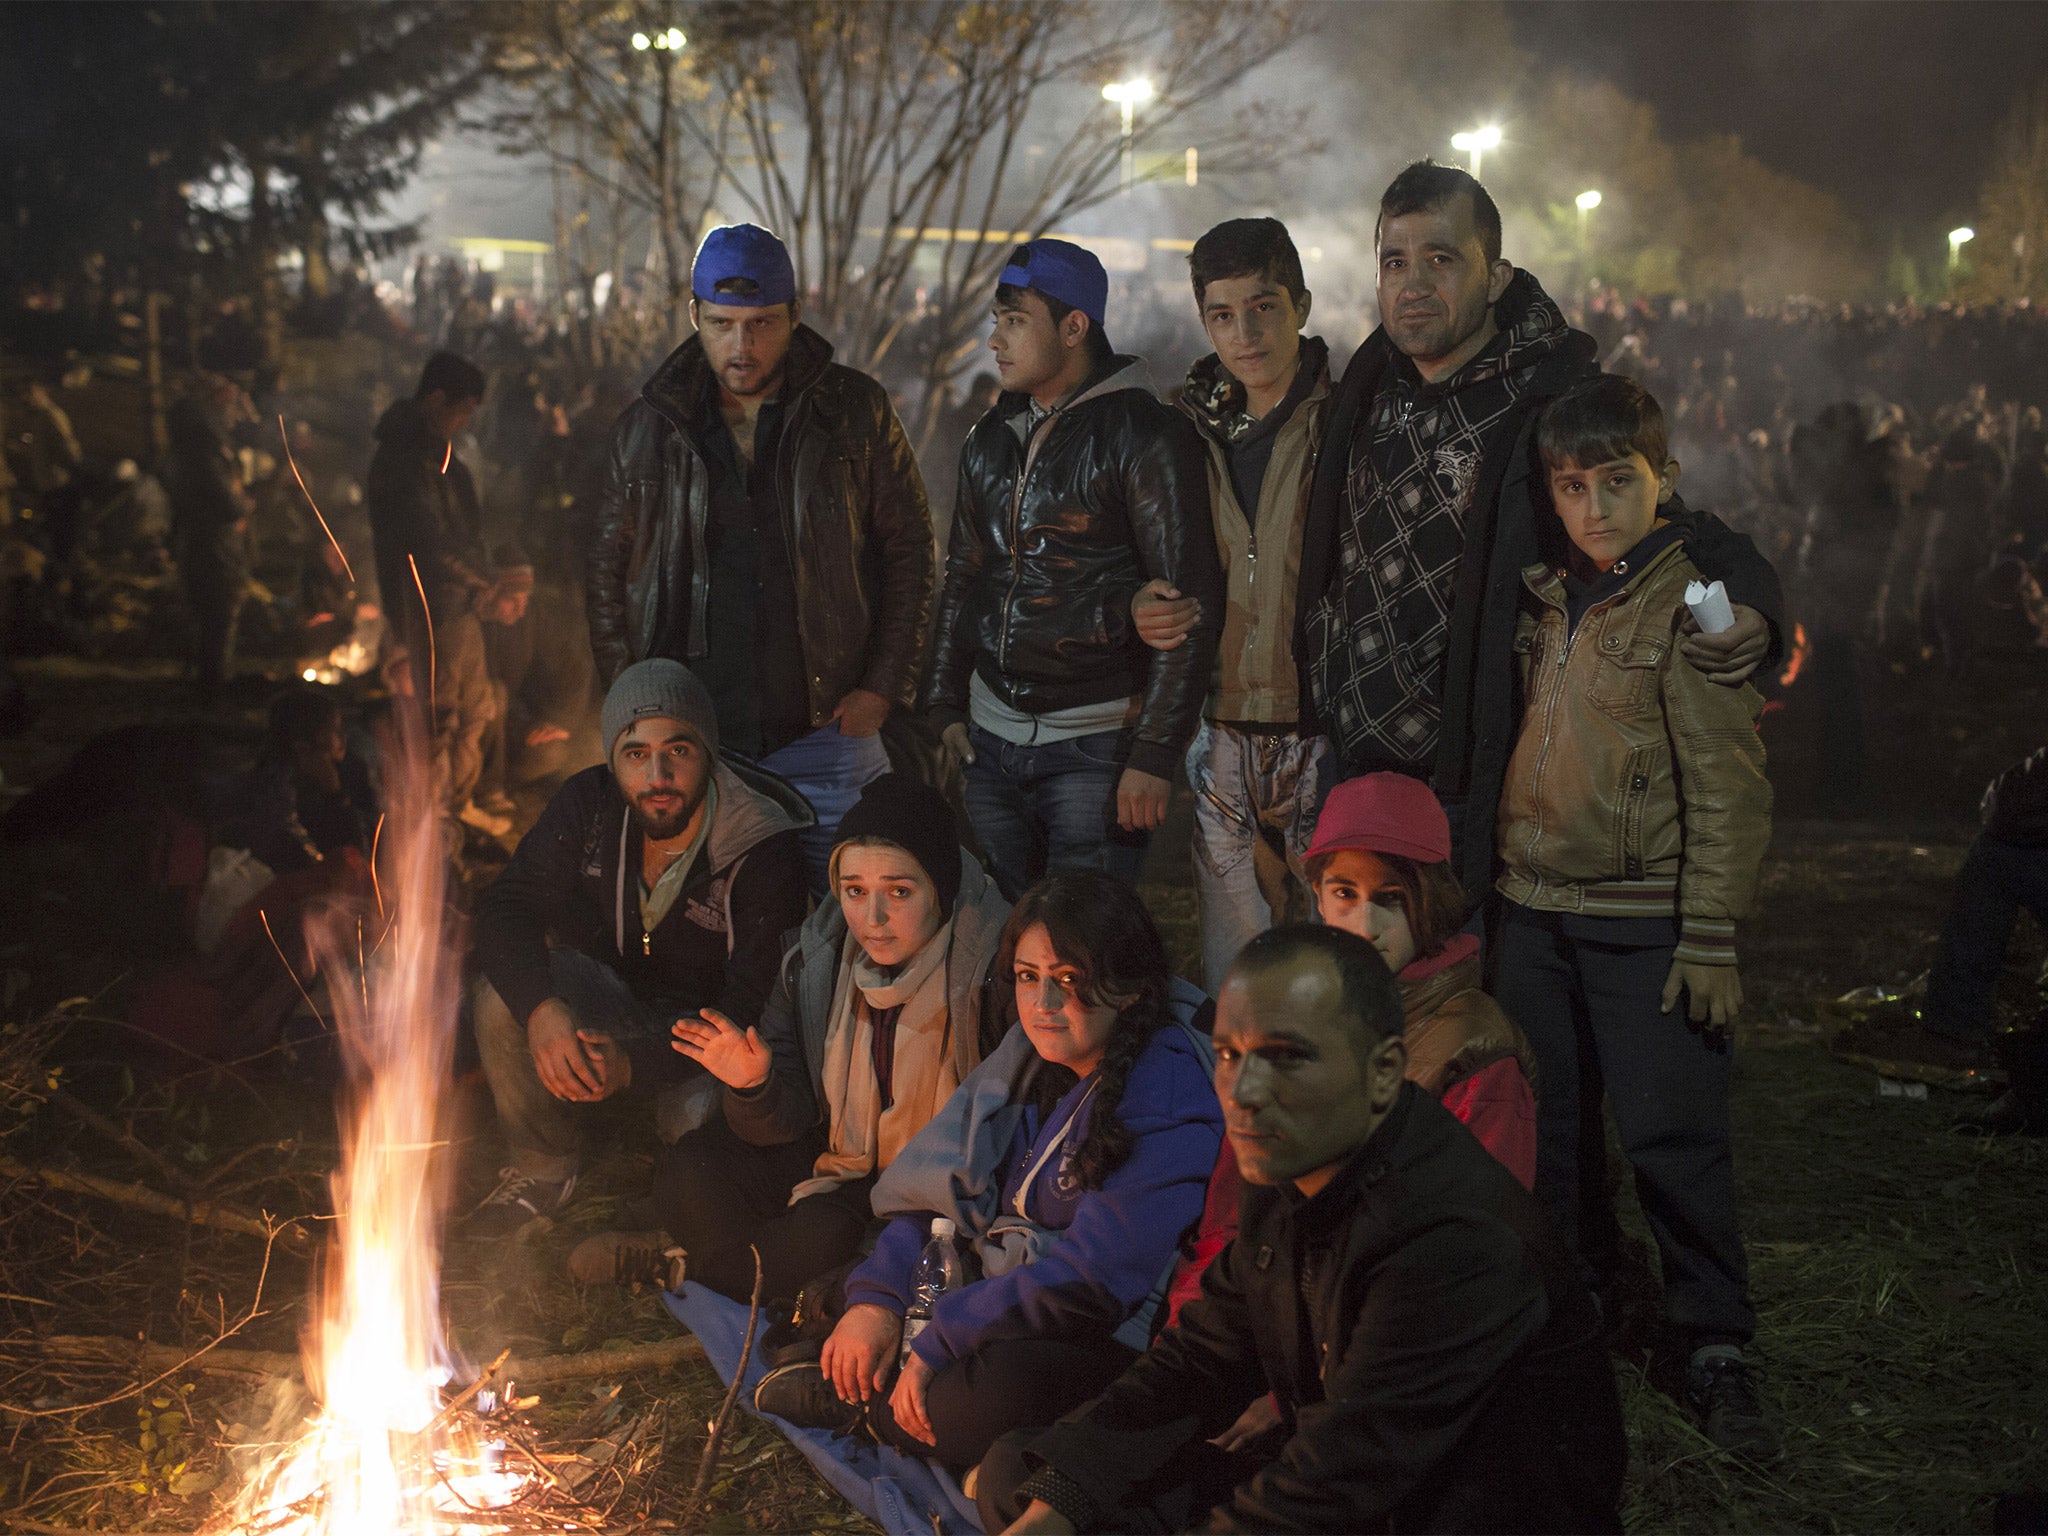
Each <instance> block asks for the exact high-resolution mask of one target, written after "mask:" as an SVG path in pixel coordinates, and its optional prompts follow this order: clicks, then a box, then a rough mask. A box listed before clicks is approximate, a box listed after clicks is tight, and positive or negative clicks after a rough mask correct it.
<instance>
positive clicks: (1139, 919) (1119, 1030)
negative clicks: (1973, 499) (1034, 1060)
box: [994, 869, 1170, 1189]
mask: <svg viewBox="0 0 2048 1536" xmlns="http://www.w3.org/2000/svg"><path fill="white" fill-rule="evenodd" d="M1039 927H1042V928H1044V929H1045V932H1046V937H1047V938H1048V939H1049V940H1050V941H1051V944H1052V950H1053V953H1054V954H1056V955H1058V956H1059V958H1060V960H1061V962H1062V963H1063V964H1065V965H1070V966H1072V967H1073V968H1074V969H1075V970H1076V971H1078V972H1080V974H1081V983H1080V1000H1081V1002H1082V1003H1083V1004H1084V1005H1086V1006H1087V1007H1090V1008H1093V1007H1096V1006H1097V1005H1098V1004H1099V1003H1102V1002H1109V1003H1112V1004H1114V1005H1116V1007H1117V1016H1116V1023H1115V1024H1114V1025H1113V1026H1111V1029H1110V1035H1109V1040H1108V1042H1107V1044H1106V1046H1105V1047H1104V1051H1103V1057H1102V1064H1101V1066H1099V1067H1098V1068H1096V1089H1095V1096H1094V1099H1093V1101H1092V1105H1091V1108H1090V1110H1089V1116H1088V1134H1087V1136H1086V1137H1085V1138H1084V1139H1083V1140H1082V1142H1081V1145H1080V1146H1079V1147H1078V1148H1077V1149H1076V1150H1075V1152H1074V1161H1073V1170H1074V1177H1075V1179H1076V1181H1077V1182H1078V1183H1079V1185H1080V1187H1081V1188H1083V1189H1100V1188H1101V1187H1102V1182H1103V1180H1104V1179H1106V1178H1108V1177H1109V1176H1110V1175H1111V1174H1112V1173H1114V1172H1116V1170H1117V1169H1119V1168H1121V1167H1122V1166H1123V1165H1124V1164H1125V1163H1126V1162H1128V1161H1129V1160H1130V1156H1131V1152H1132V1139H1131V1133H1130V1130H1129V1129H1128V1128H1127V1127H1126V1126H1125V1125H1124V1122H1123V1117H1122V1116H1121V1115H1119V1114H1118V1113H1117V1106H1118V1105H1120V1104H1121V1103H1122V1102H1123V1097H1124V1089H1125V1087H1126V1086H1127V1085H1128V1083H1129V1082H1130V1077H1131V1069H1132V1068H1133V1067H1135V1066H1136V1065H1137V1062H1138V1058H1139V1057H1140V1056H1141V1055H1143V1054H1144V1051H1145V1047H1146V1046H1148V1045H1150V1044H1151V1043H1152V1037H1153V1035H1155V1034H1156V1033H1158V1031H1159V1030H1160V1028H1161V1027H1162V1026H1164V1025H1165V1024H1167V1023H1168V1022H1169V1020H1170V1015H1169V1013H1168V1010H1167V991H1168V987H1169V986H1170V979H1169V976H1168V972H1167V965H1166V945H1165V943H1164V942H1163V941H1162V940H1161V939H1160V937H1159V930H1158V928H1157V927H1155V926H1154V925H1153V922H1152V917H1151V914H1150V913H1148V912H1147V911H1146V910H1145V906H1144V903H1143V902H1141V901H1140V900H1139V899H1138V893H1137V892H1136V891H1134V890H1132V889H1131V888H1130V887H1129V886H1128V885H1126V884H1124V883H1123V882H1122V881H1121V880H1117V879H1115V878H1113V877H1112V876H1109V875H1105V874H1103V873H1101V872H1100V871H1098V870H1092V869H1069V870H1061V871H1060V872H1058V873H1057V874H1053V875H1049V876H1047V877H1046V878H1045V879H1044V880H1042V881H1040V882H1039V883H1038V884H1037V885H1035V886H1033V887H1032V888H1031V889H1030V890H1028V891H1026V892H1025V893H1024V895H1023V898H1022V899H1021V900H1019V901H1018V903H1017V905H1016V907H1015V908H1014V909H1013V910H1012V911H1011V913H1010V920H1009V922H1008V923H1006V924H1004V926H1003V938H1002V944H1001V947H1000V948H999V949H998V950H997V952H996V961H995V967H994V974H995V975H997V976H1002V977H1012V976H1014V975H1015V974H1016V972H1015V966H1016V960H1017V946H1018V944H1019V943H1020V942H1021V941H1022V940H1023V937H1024V935H1025V934H1027V933H1029V932H1030V931H1031V930H1032V929H1033V928H1039ZM1002 995H1003V997H1004V999H1005V1003H1004V1007H1005V1011H1006V1012H1007V1013H1008V1016H1009V1022H1011V1023H1015V1022H1016V1019H1017V991H1016V987H1015V986H1014V984H1013V985H1011V986H1009V987H1007V988H1006V989H1004V991H1003V994H1002ZM1079 1081H1080V1079H1079V1077H1077V1076H1076V1075H1075V1073H1074V1071H1073V1069H1072V1068H1070V1067H1065V1066H1062V1065H1060V1064H1059V1063H1057V1062H1051V1061H1047V1062H1043V1063H1041V1065H1040V1067H1039V1070H1038V1071H1037V1072H1036V1073H1034V1074H1033V1076H1032V1080H1031V1086H1030V1094H1031V1102H1032V1103H1034V1104H1035V1105H1036V1107H1037V1108H1038V1110H1039V1112H1040V1114H1041V1115H1044V1114H1049V1113H1051V1111H1052V1108H1053V1106H1054V1105H1056V1104H1057V1103H1059V1101H1060V1100H1061V1099H1062V1098H1064V1097H1065V1096H1066V1095H1067V1093H1068V1092H1070V1091H1071V1090H1072V1089H1073V1087H1074V1085H1075V1084H1076V1083H1077V1082H1079Z"/></svg>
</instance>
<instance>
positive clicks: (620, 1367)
mask: <svg viewBox="0 0 2048 1536" xmlns="http://www.w3.org/2000/svg"><path fill="white" fill-rule="evenodd" d="M34 1342H35V1344H36V1345H37V1347H38V1348H40V1349H41V1350H42V1351H43V1353H44V1354H46V1355H59V1356H63V1357H65V1358H68V1359H74V1360H80V1359H82V1360H104V1361H108V1362H110V1363H115V1364H122V1365H134V1366H138V1367H143V1368H147V1369H149V1370H154V1371H164V1370H178V1369H181V1368H183V1367H184V1366H185V1365H186V1363H187V1362H188V1361H189V1362H190V1367H191V1369H193V1370H195V1371H206V1372H209V1373H212V1374H216V1375H228V1376H264V1377H278V1376H296V1375H298V1374H299V1372H300V1370H301V1363H300V1359H299V1357H298V1356H297V1355H288V1354H282V1353H279V1352H277V1351H274V1350H267V1349H209V1350H207V1351H205V1352H204V1353H203V1354H202V1353H198V1352H196V1351H193V1350H189V1349H179V1348H178V1347H176V1346H175V1345H171V1344H145V1343H142V1342H141V1341H139V1340H136V1339H113V1338H104V1337H98V1336H94V1335H89V1334H54V1335H52V1336H50V1337H48V1338H43V1339H37V1340H35V1341H34ZM0 1347H4V1346H0ZM703 1358H704V1346H703V1345H702V1344H700V1343H698V1342H697V1340H696V1339H694V1338H692V1337H691V1336H690V1335H689V1334H683V1335H682V1336H681V1337H679V1338H673V1339H663V1340H662V1341H661V1342H660V1343H658V1344H636V1345H633V1346H631V1347H629V1348H626V1349H589V1350H584V1351H582V1352H581V1353H578V1354H573V1355H535V1356H533V1357H532V1358H531V1359H528V1360H505V1361H504V1363H503V1364H502V1365H500V1366H499V1367H498V1369H497V1376H498V1379H499V1380H500V1381H510V1382H513V1383H515V1384H516V1385H519V1386H533V1385H536V1384H538V1383H540V1382H546V1381H571V1380H574V1379H576V1378H578V1377H583V1376H603V1375H606V1374H607V1373H609V1372H612V1371H653V1370H662V1369H665V1368H667V1367H669V1366H676V1365H682V1364H684V1363H686V1362H688V1361H691V1360H701V1359H703Z"/></svg>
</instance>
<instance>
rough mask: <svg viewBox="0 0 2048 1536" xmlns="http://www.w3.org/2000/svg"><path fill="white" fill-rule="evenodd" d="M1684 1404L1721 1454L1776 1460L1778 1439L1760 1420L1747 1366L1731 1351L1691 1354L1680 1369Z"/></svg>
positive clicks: (1724, 1347)
mask: <svg viewBox="0 0 2048 1536" xmlns="http://www.w3.org/2000/svg"><path fill="white" fill-rule="evenodd" d="M1685 1401H1686V1406H1687V1407H1689V1408H1691V1409H1692V1411H1693V1416H1694V1417H1695V1418H1697V1419H1698V1420H1699V1425H1700V1430H1701V1432H1702V1433H1704V1434H1705V1435H1706V1437H1707V1438H1708V1439H1709V1440H1711V1441H1713V1442H1714V1444H1715V1445H1717V1446H1719V1447H1720V1448H1721V1449H1722V1450H1724V1451H1727V1452H1728V1453H1730V1454H1731V1455H1735V1456H1740V1457H1742V1458H1743V1459H1744V1460H1746V1461H1755V1462H1766V1461H1772V1460H1775V1459H1776V1457H1777V1455H1778V1436H1777V1433H1776V1431H1774V1430H1773V1429H1772V1428H1771V1424H1770V1420H1768V1419H1766V1418H1765V1417H1764V1405H1763V1400H1762V1399H1761V1398H1759V1397H1758V1396H1757V1390H1756V1381H1755V1378H1753V1377H1752V1376H1751V1375H1750V1373H1749V1362H1748V1361H1747V1360H1744V1359H1743V1358H1742V1351H1741V1350H1740V1349H1737V1348H1736V1347H1735V1346H1734V1345H1732V1344H1711V1345H1709V1346H1707V1347H1706V1348H1705V1349H1699V1350H1695V1351H1693V1356H1692V1360H1691V1363H1690V1364H1688V1365H1687V1366H1686V1369H1685Z"/></svg>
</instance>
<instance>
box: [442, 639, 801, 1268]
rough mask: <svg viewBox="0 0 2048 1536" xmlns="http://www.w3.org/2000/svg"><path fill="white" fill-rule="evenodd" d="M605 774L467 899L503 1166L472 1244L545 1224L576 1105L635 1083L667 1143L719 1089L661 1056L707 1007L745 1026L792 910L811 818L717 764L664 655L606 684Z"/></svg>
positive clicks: (696, 692)
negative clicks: (471, 903)
mask: <svg viewBox="0 0 2048 1536" xmlns="http://www.w3.org/2000/svg"><path fill="white" fill-rule="evenodd" d="M602 729H603V732H604V740H605V746H606V758H605V761H604V763H603V764H601V765H599V766H597V767H592V768H586V769H584V770H583V772H581V773H579V774H576V775H575V776H574V777H572V778H571V779H569V780H568V782H566V783H565V784H563V785H562V787H561V788H560V789H559V790H557V791H556V792H555V795H554V798H553V799H551V800H550V801H549V802H548V804H547V808H546V809H545V810H543V811H542V812H541V815H540V820H539V821H537V822H536V823H535V824H534V827H533V830H532V831H530V832H528V833H527V834H526V836H525V838H524V839H523V840H521V842H520V844H519V849H518V851H517V852H516V853H515V854H514V855H513V856H512V862H511V864H510V865H509V866H507V868H506V870H505V872H504V873H503V874H502V875H500V876H499V877H498V879H497V881H496V882H495V883H494V884H492V885H491V887H490V888H489V889H488V890H486V891H485V892H484V894H483V896H482V898H481V899H480V900H479V901H478V903H477V914H476V946H477V957H478V960H479V963H480V969H481V971H482V973H483V974H482V977H481V978H480V979H479V981H478V983H477V987H476V993H475V1006H476V1034H477V1045H478V1048H479V1050H480V1051H481V1053H482V1056H483V1064H484V1075H485V1077H486V1079H487V1080H488V1082H489V1084H490V1089H491V1098H492V1100H493V1101H494V1102H495V1104H496V1106H497V1111H498V1121H499V1124H500V1125H501V1126H502V1127H503V1130H504V1134H505V1141H506V1143H507V1147H508V1150H509V1153H510V1161H509V1162H508V1163H507V1165H506V1166H505V1167H504V1168H503V1169H502V1170H501V1172H500V1176H499V1182H498V1185H497V1187H496V1188H495V1189H494V1190H492V1192H491V1193H490V1195H489V1196H488V1197H487V1198H486V1199H485V1200H484V1201H483V1203H482V1204H481V1205H480V1206H478V1207H477V1208H476V1210H475V1211H474V1212H473V1213H472V1214H471V1216H470V1218H469V1221H468V1224H467V1226H468V1232H469V1234H470V1235H471V1236H491V1235H499V1234H504V1233H507V1232H511V1231H514V1230H517V1229H518V1228H519V1227H522V1226H524V1225H525V1224H526V1223H527V1222H529V1221H532V1220H533V1219H534V1218H536V1217H540V1216H548V1217H552V1216H554V1215H555V1214H557V1213H558V1212H559V1211H560V1210H561V1208H562V1207H563V1206H564V1205H565V1204H566V1203H567V1202H568V1200H569V1197H570V1195H571V1193H572V1192H573V1191H574V1189H575V1187H576V1173H577V1167H578V1152H579V1148H580V1142H581V1120H582V1117H583V1114H584V1113H585V1112H587V1109H588V1106H590V1105H594V1104H597V1103H600V1102H602V1101H603V1100H606V1099H610V1098H612V1097H614V1096H615V1095H617V1094H619V1093H621V1092H624V1091H626V1090H627V1089H633V1090H635V1091H637V1092H647V1091H649V1090H651V1091H652V1092H653V1096H654V1098H655V1100H656V1104H655V1123H656V1129H657V1131H658V1132H659V1134H660V1135H661V1138H662V1140H663V1141H667V1142H673V1141H675V1140H676V1139H677V1138H678V1137H680V1136H682V1135H683V1134H684V1133H685V1132H688V1131H691V1130H694V1129H695V1128H696V1127H697V1126H699V1125H701V1124H703V1123H704V1121H705V1120H706V1119H708V1118H709V1117H710V1116H711V1115H712V1114H715V1113H716V1112H717V1110H718V1093H719V1089H720V1084H719V1082H718V1079H717V1078H715V1077H713V1076H712V1075H711V1074H709V1073H708V1072H706V1071H705V1070H704V1069H703V1067H702V1066H700V1065H698V1064H697V1063H695V1062H692V1061H688V1060H686V1059H685V1058H684V1057H682V1056H680V1055H678V1054H677V1053H676V1052H674V1051H672V1050H670V1049H668V1042H669V1030H670V1027H671V1026H672V1025H673V1024H674V1023H675V1021H676V1020H677V1019H679V1018H691V1017H695V1016H697V1015H698V1014H699V1011H700V1010H702V1009H706V1008H713V1009H716V1010H717V1011H718V1012H720V1013H722V1014H724V1015H725V1016H726V1017H728V1018H739V1019H751V1018H757V1017H759V1016H760V1012H761V1008H762V1006H763V1005H764V1004H765V1003H766V1002H767V1001H768V995H769V993H770V991H771V990H772V989H773V987H774V985H775V974H776V965H777V962H778V961H780V959H781V958H782V936H783V935H784V934H785V933H787V932H788V931H789V930H790V929H792V928H794V927H796V926H797V924H799V923H801V922H802V921H803V920H804V915H805V912H806V911H807V909H808V904H809V898H808V894H807V888H806V884H805V880H804V856H803V847H802V844H801V843H800V842H799V840H798V834H799V832H800V831H801V830H802V829H803V828H805V827H808V826H810V825H811V823H812V819H813V818H812V815H811V810H810V807H809V806H808V805H807V804H806V803H805V801H804V799H803V797H802V796H801V795H799V794H798V793H797V792H796V791H795V789H793V788H792V787H791V786H790V785H788V784H786V783H784V782H783V781H782V780H781V779H778V778H776V777H775V776H774V775H773V774H770V773H767V772H765V771H763V770H761V769H758V768H754V767H751V766H749V765H747V764H744V763H741V762H739V761H737V760H731V761H728V760H724V759H721V758H720V756H719V751H718V718H717V715H716V713H715V711H714V710H713V707H712V702H711V695H710V694H709V693H708V692H706V691H705V688H704V685H703V684H702V683H701V682H699V681H698V680H697V679H696V678H695V677H693V676H692V675H691V674H690V671H689V669H688V668H686V667H685V666H684V665H683V664H682V663H681V662H679V661H671V660H668V659H666V658H655V659H651V660H647V661H642V662H638V663H635V664H634V665H632V666H630V667H628V668H626V670H625V671H623V672H621V673H620V674H619V677H618V680H617V681H616V682H614V683H613V684H612V686H611V691H610V692H609V693H607V694H606V695H605V701H604V711H603V717H602Z"/></svg>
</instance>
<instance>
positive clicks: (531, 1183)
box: [463, 1168, 576, 1237]
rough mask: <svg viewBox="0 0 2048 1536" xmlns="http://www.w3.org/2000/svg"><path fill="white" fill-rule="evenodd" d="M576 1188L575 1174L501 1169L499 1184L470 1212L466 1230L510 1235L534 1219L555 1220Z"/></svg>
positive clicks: (475, 1233) (474, 1234) (476, 1234)
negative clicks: (538, 1175) (541, 1176)
mask: <svg viewBox="0 0 2048 1536" xmlns="http://www.w3.org/2000/svg"><path fill="white" fill-rule="evenodd" d="M575 1189H576V1175H575V1174H573V1173H572V1174H570V1175H569V1177H568V1178H566V1179H536V1178H534V1177H533V1176H532V1175H530V1174H525V1173H521V1172H520V1171H519V1170H518V1169H517V1168H500V1169H499V1170H498V1187H497V1188H496V1189H494V1190H492V1191H491V1192H490V1193H489V1194H488V1195H485V1196H484V1198H483V1199H482V1200H481V1201H480V1202H479V1203H478V1204H477V1207H476V1209H475V1210H473V1211H471V1212H470V1213H469V1219H468V1220H467V1221H465V1222H464V1223H463V1227H464V1230H465V1232H466V1234H467V1235H468V1236H470V1237H510V1236H511V1235H512V1234H513V1233H515V1232H517V1231H519V1230H521V1229H522V1228H524V1227H526V1226H527V1225H529V1224H530V1223H532V1222H535V1221H548V1222H550V1223H552V1221H553V1219H554V1218H555V1217H556V1216H557V1215H559V1214H560V1212H561V1209H562V1207H563V1206H565V1205H567V1204H568V1203H569V1196H570V1195H571V1194H572V1193H574V1192H575Z"/></svg>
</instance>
